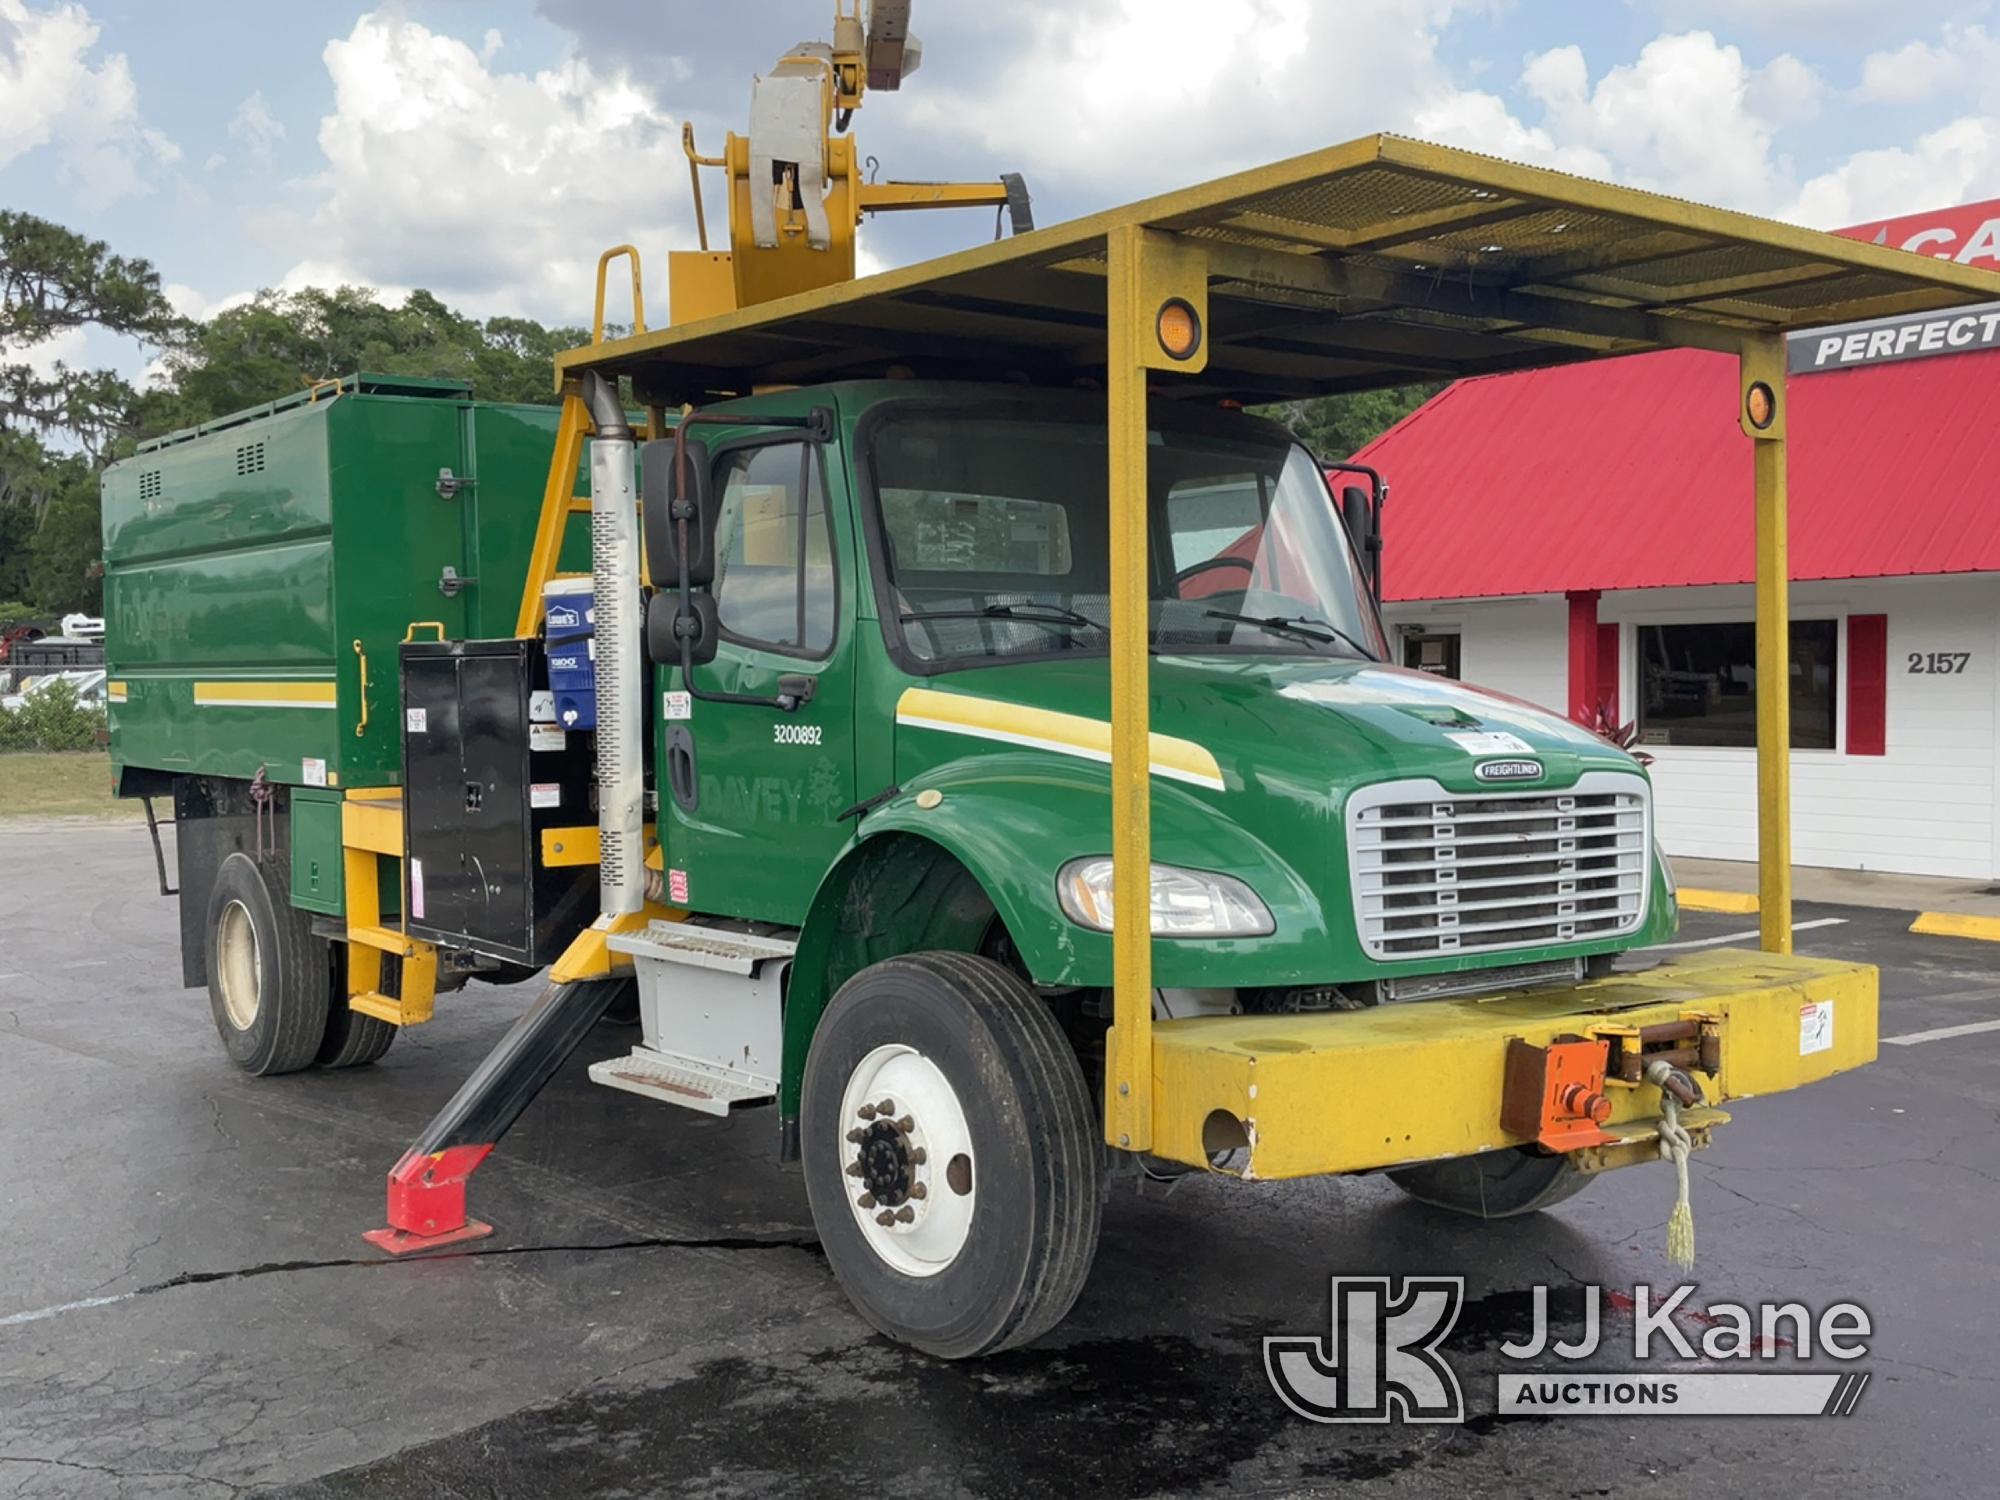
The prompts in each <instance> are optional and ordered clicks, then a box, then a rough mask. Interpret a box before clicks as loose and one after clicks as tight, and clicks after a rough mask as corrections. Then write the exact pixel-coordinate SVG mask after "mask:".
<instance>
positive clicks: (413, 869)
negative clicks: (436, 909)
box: [410, 859, 424, 922]
mask: <svg viewBox="0 0 2000 1500" xmlns="http://www.w3.org/2000/svg"><path fill="white" fill-rule="evenodd" d="M410 915H411V916H413V917H415V918H416V919H417V920H418V921H419V922H421V921H423V920H424V862H423V861H422V860H420V859H413V860H411V861H410Z"/></svg>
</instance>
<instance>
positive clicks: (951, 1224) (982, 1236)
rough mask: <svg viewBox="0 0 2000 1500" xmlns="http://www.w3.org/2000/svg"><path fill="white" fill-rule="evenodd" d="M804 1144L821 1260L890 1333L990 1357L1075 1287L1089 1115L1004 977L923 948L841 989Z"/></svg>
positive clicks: (1094, 1144) (1047, 1319)
mask: <svg viewBox="0 0 2000 1500" xmlns="http://www.w3.org/2000/svg"><path fill="white" fill-rule="evenodd" d="M857 1101H858V1102H857ZM883 1102H888V1103H891V1104H892V1105H894V1112H893V1113H892V1114H890V1115H882V1114H880V1113H879V1111H878V1110H877V1108H876V1106H877V1105H879V1104H881V1103H883ZM864 1110H865V1113H864V1112H863V1111H864ZM857 1137H858V1139H857ZM800 1146H801V1151H802V1155H803V1160H804V1165H805V1180H806V1193H807V1196H808V1197H809V1198H810V1200H811V1202H812V1211H813V1222H814V1224H815V1225H817V1226H818V1229H819V1235H820V1242H821V1244H822V1245H823V1246H824V1247H825V1250H826V1257H827V1263H828V1264H829V1265H830V1266H831V1267H832V1268H833V1274H834V1276H835V1278H836V1279H837V1280H838V1281H839V1282H840V1285H841V1287H842V1289H843V1290H845V1291H846V1293H847V1295H848V1296H849V1297H850V1298H851V1299H852V1300H853V1302H854V1305H855V1307H856V1308H857V1309H858V1310H859V1311H860V1313H861V1315H862V1316H863V1317H864V1318H866V1319H867V1320H868V1321H869V1322H870V1323H872V1324H873V1325H874V1326H875V1327H876V1328H878V1329H880V1330H881V1331H882V1332H883V1333H886V1334H888V1335H889V1336H890V1337H891V1338H893V1339H897V1340H900V1341H901V1342H903V1343H906V1344H910V1345H912V1346H914V1347H916V1348H918V1349H922V1350H924V1351H925V1352H926V1353H929V1354H934V1355H938V1356H940V1357H942V1358H945V1359H965V1358H970V1357H972V1356H975V1355H982V1354H991V1353H994V1352H996V1351H998V1350H1001V1349H1010V1348H1013V1347H1015V1346H1017V1345H1020V1344H1025V1343H1027V1342H1028V1341H1029V1340H1031V1339H1034V1338H1036V1337H1038V1336H1040V1335H1041V1334H1043V1333H1046V1332H1048V1330H1049V1329H1051V1328H1053V1327H1055V1325H1056V1324H1057V1323H1059V1322H1061V1321H1062V1319H1063V1317H1064V1315H1065V1314H1067V1313H1068V1312H1069V1310H1070V1307H1071V1306H1072V1305H1073V1304H1074V1303H1075V1301H1076V1298H1077V1294H1078V1293H1079V1292H1081V1291H1082V1290H1083V1284H1084V1281H1085V1280H1086V1279H1087V1278H1088V1276H1089V1274H1090V1263H1091V1260H1092V1257H1093V1256H1094V1255H1095V1254H1096V1250H1097V1232H1098V1224H1099V1219H1100V1217H1101V1213H1102V1207H1103V1170H1104V1149H1103V1144H1102V1142H1101V1140H1100V1137H1099V1129H1098V1124H1097V1117H1096V1112H1095V1111H1094V1110H1093V1109H1092V1107H1091V1103H1090V1095H1089V1092H1088V1090H1087V1089H1086V1088H1085V1086H1084V1080H1083V1073H1082V1071H1081V1069H1080V1068H1079V1067H1078V1065H1077V1060H1076V1054H1075V1052H1074V1051H1073V1050H1072V1048H1071V1047H1070V1044H1069V1042H1068V1040H1067V1039H1066V1038H1065V1037H1064V1035H1063V1032H1062V1028H1061V1027H1060V1026H1058V1025H1057V1024H1056V1020H1055V1017H1054V1016H1053V1015H1051V1014H1050V1013H1049V1010H1048V1007H1047V1006H1046V1005H1045V1004H1043V1002H1042V1001H1041V1000H1040V999H1038V998H1037V997H1036V995H1035V994H1034V992H1033V991H1032V990H1030V989H1029V988H1028V987H1027V986H1026V985H1025V984H1023V983H1022V982H1021V981H1020V980H1019V979H1018V978H1016V977H1015V976H1014V975H1013V974H1011V973H1009V972H1008V971H1007V970H1006V969H1004V968H1002V967H1000V965H998V964H996V963H993V962H991V961H990V960H987V959H983V958H976V957H973V956H972V955H970V954H964V953H920V954H914V955H911V956H908V957H904V958H892V959H888V960H886V961H884V962H882V963H878V964H875V965H872V966H871V967H869V968H866V969H864V970H862V971H861V972H860V973H859V974H857V975H855V976H854V977H853V978H852V979H850V980H849V981H848V982H847V983H846V984H845V985H843V986H842V987H841V990H840V993H839V994H838V995H836V996H834V999H833V1003H832V1004H830V1005H829V1006H828V1007H827V1009H826V1014H825V1015H823V1016H822V1017H821V1018H820V1022H819V1027H818V1029H817V1031H816V1032H815V1033H814V1036H813V1043H812V1050H811V1051H810V1053H808V1055H807V1057H806V1069H805V1087H804V1098H803V1101H802V1109H801V1121H800ZM855 1169H859V1170H858V1171H857V1170H855ZM863 1195H866V1196H868V1197H870V1199H871V1200H872V1201H871V1203H870V1205H869V1206H868V1207H866V1208H863V1207H862V1206H860V1199H861V1197H862V1196H863ZM883 1213H888V1214H889V1215H890V1216H891V1220H892V1222H891V1223H890V1224H888V1225H882V1224H879V1223H878V1222H877V1216H878V1215H880V1214H883Z"/></svg>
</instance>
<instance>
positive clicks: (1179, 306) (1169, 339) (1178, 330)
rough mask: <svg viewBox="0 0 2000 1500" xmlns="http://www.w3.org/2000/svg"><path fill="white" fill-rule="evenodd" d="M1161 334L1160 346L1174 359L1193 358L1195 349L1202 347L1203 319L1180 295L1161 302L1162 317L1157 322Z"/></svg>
mask: <svg viewBox="0 0 2000 1500" xmlns="http://www.w3.org/2000/svg"><path fill="white" fill-rule="evenodd" d="M1156 327H1157V329H1158V332H1159V335H1160V347H1161V348H1162V349H1164V350H1166V351H1167V355H1168V357H1169V358H1172V359H1191V358H1193V357H1194V351H1195V350H1197V349H1199V348H1200V347H1201V319H1200V318H1198V317H1196V316H1195V312H1194V309H1193V308H1192V307H1190V306H1189V305H1188V304H1187V303H1186V302H1183V301H1182V300H1181V299H1180V298H1179V297H1174V298H1170V299H1169V300H1168V301H1166V302H1163V303H1161V304H1160V317H1159V321H1158V323H1157V324H1156Z"/></svg>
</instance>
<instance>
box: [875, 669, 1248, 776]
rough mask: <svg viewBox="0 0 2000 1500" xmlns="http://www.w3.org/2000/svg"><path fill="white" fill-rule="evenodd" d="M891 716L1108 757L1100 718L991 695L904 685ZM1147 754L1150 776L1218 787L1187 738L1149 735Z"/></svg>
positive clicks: (1211, 760) (947, 730) (1210, 758)
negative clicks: (1031, 705)
mask: <svg viewBox="0 0 2000 1500" xmlns="http://www.w3.org/2000/svg"><path fill="white" fill-rule="evenodd" d="M896 722H897V723H898V724H908V725H911V726H913V727H915V728H918V729H935V730H938V731H939V732H941V733H943V734H963V735H968V736H970V737H971V738H973V739H980V740H994V741H997V742H998V743H1000V744H1003V745H1026V746H1029V747H1030V748H1032V749H1036V750H1052V751H1054V752H1055V753H1056V754H1058V755H1070V756H1075V757H1076V758H1077V759H1079V760H1094V761H1098V762H1100V763H1103V764H1107V765H1108V764H1109V763H1110V761H1111V726H1110V724H1108V723H1107V722H1106V721H1104V720H1103V719H1086V718H1084V717H1083V716H1082V715H1080V714H1064V713H1057V712H1055V711H1054V710H1053V709H1047V708H1029V707H1027V706H1026V705H1025V704H1020V703H1004V702H1001V701H1000V700H998V699H995V698H972V697H967V696H966V695H964V694H962V693H940V692H938V691H937V690H936V689H934V688H915V687H913V688H908V689H906V690H905V691H904V693H903V696H902V697H901V698H900V699H898V700H897V702H896ZM1149 738H1150V744H1149V745H1148V747H1147V751H1148V759H1149V760H1150V761H1151V765H1152V771H1153V774H1154V775H1155V776H1164V777H1166V778H1167V779H1168V780H1170V781H1184V782H1187V783H1188V784H1189V785H1191V786H1203V787H1207V788H1209V789H1210V790H1211V791H1217V792H1220V791H1223V790H1225V789H1226V788H1225V787H1224V786H1223V781H1222V767H1221V766H1219V765H1217V764H1216V760H1215V757H1214V755H1212V754H1210V753H1209V751H1208V750H1207V749H1205V748H1204V747H1203V746H1200V745H1197V744H1195V743H1194V742H1193V741H1192V740H1180V739H1175V738H1174V737H1173V736H1172V735H1166V734H1155V735H1152V736H1150V737H1149Z"/></svg>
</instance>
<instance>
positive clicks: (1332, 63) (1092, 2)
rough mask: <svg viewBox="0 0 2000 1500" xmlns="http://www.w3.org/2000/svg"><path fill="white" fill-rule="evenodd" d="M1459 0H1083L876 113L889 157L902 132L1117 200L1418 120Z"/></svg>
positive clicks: (874, 123)
mask: <svg viewBox="0 0 2000 1500" xmlns="http://www.w3.org/2000/svg"><path fill="white" fill-rule="evenodd" d="M1453 9H1454V6H1453V4H1452V3H1451V0H1345V3H1342V4H1340V5H1337V6H1335V5H1325V4H1321V5H1311V4H1308V3H1307V0H1076V3H1074V4H1071V5H1068V6H1060V7H1059V6H1048V7H1044V8H1041V9H1039V10H1038V11H1037V12H1036V13H1035V14H1034V15H1033V16H1032V18H1031V19H1027V20H1013V19H1010V20H1009V21H1008V22H1007V23H1006V24H1007V25H1008V26H1010V27H1013V28H1016V30H1015V32H1014V34H1012V35H994V36H990V37H987V38H985V39H984V40H986V41H987V42H988V43H989V46H990V54H989V55H990V61H988V62H987V63H986V64H985V65H983V66H981V67H978V68H970V69H966V68H961V69H957V70H955V71H954V73H953V74H952V75H951V76H953V77H958V78H963V79H965V80H966V82H965V84H964V85H963V86H952V85H950V84H943V83H941V82H940V80H939V79H938V78H937V77H936V76H935V75H926V74H919V75H917V78H916V79H915V80H913V82H912V84H911V86H910V87H909V89H908V90H907V91H906V93H905V94H904V95H903V97H902V98H901V99H900V101H898V102H897V104H896V106H895V108H894V111H893V115H894V119H893V121H892V120H890V119H887V118H883V119H880V120H873V119H871V121H870V122H869V126H870V130H871V133H872V137H873V139H875V140H881V141H884V142H886V143H887V144H888V147H889V149H887V150H885V151H884V153H883V159H884V160H885V161H886V162H889V163H891V164H893V163H894V162H895V161H896V160H897V157H896V155H894V154H892V151H893V150H894V148H895V145H896V141H897V138H898V137H899V136H900V137H901V138H903V140H905V141H908V142H911V143H913V144H914V143H919V142H921V143H923V144H924V145H925V146H928V145H930V144H931V143H932V142H934V141H936V140H939V139H943V140H946V141H954V140H956V141H962V142H967V143H969V146H970V148H971V149H969V150H968V149H965V148H964V147H960V148H958V149H957V150H956V152H955V154H957V155H959V156H971V157H972V158H973V159H974V160H980V161H982V162H986V163H990V164H991V167H992V168H1015V169H1019V170H1022V171H1025V172H1026V174H1027V176H1028V180H1029V182H1030V184H1031V185H1032V184H1036V183H1040V182H1046V183H1048V184H1050V185H1051V186H1052V187H1054V188H1056V189H1058V190H1062V189H1066V188H1077V189H1081V190H1084V191H1087V192H1089V193H1090V194H1091V195H1092V196H1093V197H1097V198H1100V199H1101V200H1102V201H1104V202H1119V201H1123V200H1125V199H1128V198H1130V197H1133V196H1137V195H1139V194H1141V193H1146V192H1152V191H1157V190H1160V189H1162V188H1167V187H1174V186H1180V185H1183V184H1186V183H1190V182H1198V181H1201V180H1202V179H1204V178H1207V177H1212V176H1215V175H1217V174H1220V173H1223V172H1228V171H1231V170H1235V169H1238V168H1242V167H1248V166H1252V165H1255V164H1257V163H1259V162H1263V161H1269V160H1271V159H1273V158H1274V157H1280V156H1284V155H1287V154H1290V153H1294V152H1300V151H1306V150H1311V149H1313V148H1315V147H1319V146H1327V145H1332V144H1335V143H1337V142H1339V141H1343V140H1347V139H1350V138H1352V137H1354V136H1356V135H1360V134H1363V133H1365V132H1368V131H1371V130H1379V129H1382V128H1383V127H1384V126H1385V125H1387V126H1389V127H1391V128H1396V127H1399V126H1407V124H1408V123H1409V122H1410V121H1411V119H1412V117H1413V113H1414V111H1415V110H1416V108H1417V107H1419V106H1420V105H1421V104H1422V103H1423V102H1424V101H1425V100H1426V99H1427V98H1440V97H1442V96H1443V95H1444V94H1446V93H1448V92H1449V88H1448V84H1447V83H1446V81H1445V79H1444V78H1443V75H1442V72H1441V70H1440V68H1439V65H1438V63H1437V60H1436V56H1435V46H1436V29H1437V26H1438V24H1439V23H1441V22H1442V21H1443V20H1444V19H1445V18H1447V17H1448V16H1449V15H1450V13H1451V12H1452V10H1453ZM1019 14H1020V13H1019V12H1011V13H1009V15H1010V17H1013V16H1018V15H1019ZM995 24H996V26H998V25H1000V24H1001V23H999V22H996V23H995ZM960 40H961V43H963V42H964V41H965V40H966V39H965V38H961V39H960ZM878 107H879V106H878ZM890 114H891V111H889V110H884V111H883V115H884V116H885V117H886V116H889V115H890ZM989 169H990V168H987V167H984V166H982V167H981V168H980V169H979V170H982V171H983V170H989ZM968 170H971V169H968Z"/></svg>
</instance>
